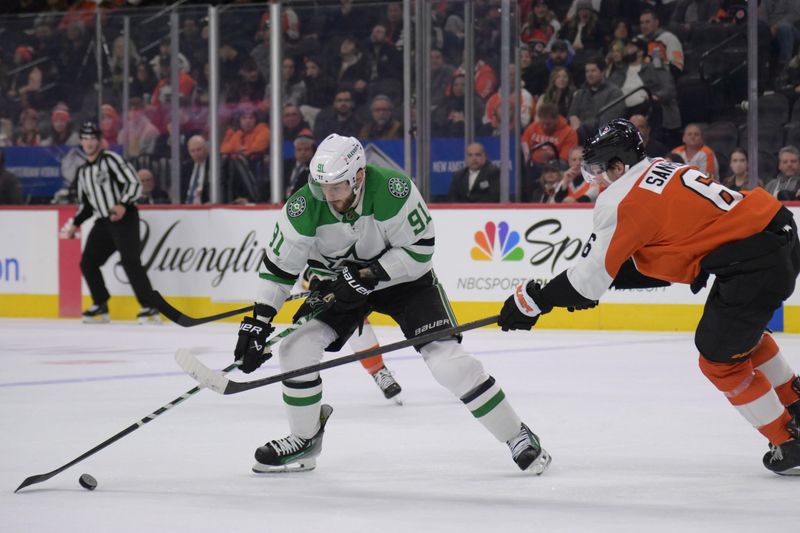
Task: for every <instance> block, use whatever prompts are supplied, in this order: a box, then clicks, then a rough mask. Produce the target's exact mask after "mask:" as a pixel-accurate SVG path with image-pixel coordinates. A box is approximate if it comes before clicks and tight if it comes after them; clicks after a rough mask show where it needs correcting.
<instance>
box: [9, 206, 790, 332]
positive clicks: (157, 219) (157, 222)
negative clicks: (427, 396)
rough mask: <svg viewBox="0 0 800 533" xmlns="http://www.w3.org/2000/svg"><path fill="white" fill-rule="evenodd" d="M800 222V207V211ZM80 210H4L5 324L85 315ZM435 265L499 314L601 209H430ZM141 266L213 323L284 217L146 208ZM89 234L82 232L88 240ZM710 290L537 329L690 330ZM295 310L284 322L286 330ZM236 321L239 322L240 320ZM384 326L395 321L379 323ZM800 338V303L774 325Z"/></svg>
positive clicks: (633, 295)
mask: <svg viewBox="0 0 800 533" xmlns="http://www.w3.org/2000/svg"><path fill="white" fill-rule="evenodd" d="M790 208H791V209H792V211H793V212H795V215H797V212H798V211H800V207H795V206H790ZM74 212H75V209H74V207H71V206H69V207H41V208H40V207H23V208H11V207H5V208H3V207H0V228H2V231H0V316H5V317H43V318H57V317H64V318H67V317H75V316H78V315H79V314H80V310H81V308H82V306H85V305H87V304H88V302H89V299H88V290H87V289H86V286H85V284H83V285H82V282H81V276H80V268H79V261H80V247H81V245H82V242H81V240H77V239H75V240H65V239H59V236H58V230H59V229H60V228H61V227H62V226H63V224H64V223H65V222H66V221H67V219H68V218H69V217H70V216H72V215H73V214H74ZM431 214H432V216H433V221H434V224H435V227H436V253H435V254H434V267H435V270H436V273H437V275H438V277H439V279H440V281H441V282H442V284H443V285H444V288H445V289H446V291H447V294H448V296H449V297H450V300H451V302H452V304H453V309H454V311H455V312H456V315H457V317H458V319H459V320H460V321H468V320H475V319H478V318H481V317H484V316H487V315H491V314H495V313H497V312H498V311H499V309H500V306H501V304H502V302H503V300H504V299H505V298H506V297H507V296H508V295H509V293H510V292H511V290H512V289H513V287H514V286H516V285H517V284H518V283H520V282H521V281H523V280H527V279H531V278H535V279H539V280H542V281H543V282H546V281H547V280H549V279H551V278H552V277H553V276H555V275H557V274H558V273H560V272H561V271H562V270H564V269H566V268H568V267H569V266H570V265H572V264H573V263H574V262H575V261H576V260H578V259H579V258H580V252H581V250H582V249H583V247H584V246H585V244H586V238H587V236H588V235H589V234H590V233H591V227H592V210H591V206H585V205H579V206H558V207H540V206H528V205H526V206H518V205H508V206H496V205H485V206H470V207H468V208H465V207H462V206H452V205H447V206H431ZM141 215H142V216H141V218H142V240H143V250H142V262H143V264H144V265H145V267H146V268H147V271H148V274H149V276H150V281H151V283H152V284H153V287H154V288H156V289H158V290H159V291H160V292H161V293H162V294H163V295H164V296H165V297H167V298H168V299H169V301H170V302H171V303H173V305H175V306H176V307H178V308H179V309H181V310H182V311H184V312H185V313H187V314H189V315H193V316H203V315H208V314H213V313H217V312H221V311H224V310H227V309H231V308H235V307H241V306H243V305H247V304H248V303H252V300H253V298H254V295H255V293H256V287H257V284H258V283H259V280H258V278H257V276H256V272H257V269H258V264H259V261H260V259H261V257H262V255H263V254H264V251H265V249H266V247H268V246H270V244H271V243H270V241H271V240H272V235H273V229H274V224H275V220H276V218H277V215H278V210H277V208H265V207H239V208H237V207H230V206H220V207H185V206H176V207H170V206H166V207H149V206H148V207H145V208H143V209H142V210H141ZM90 227H91V222H87V223H86V224H84V227H82V228H81V229H82V239H85V237H86V235H88V232H89V230H90ZM118 261H119V255H118V254H115V255H113V256H112V257H111V259H110V260H109V261H108V263H107V264H106V265H105V267H104V268H103V273H104V276H105V279H106V283H107V285H108V288H109V291H110V292H111V294H112V299H111V301H110V302H109V305H110V309H111V315H112V318H116V319H122V320H125V319H132V318H133V317H134V316H135V314H136V312H137V311H138V304H137V302H136V300H135V298H134V297H133V296H132V292H131V290H130V287H129V285H128V282H127V279H126V277H125V273H124V272H123V270H122V268H121V266H120V265H119V263H118ZM706 294H707V289H706V290H705V291H703V292H701V293H700V294H698V295H693V294H692V293H691V292H690V291H689V288H688V287H687V286H683V285H676V286H672V287H667V288H658V289H651V290H641V291H613V290H612V291H609V292H608V293H606V295H605V296H604V297H603V299H602V300H601V302H602V305H600V306H598V307H597V308H595V309H592V310H588V311H582V312H579V313H568V312H566V311H565V310H557V311H554V312H553V313H551V314H549V315H547V316H545V317H544V318H543V319H542V320H541V321H540V322H539V325H538V326H537V327H545V328H559V329H565V328H567V329H624V330H649V331H690V330H692V329H694V327H695V325H696V324H697V321H698V319H699V318H700V315H701V313H702V303H703V302H704V301H705V296H706ZM297 305H298V304H297V303H296V302H295V303H292V302H290V303H287V305H286V306H285V308H284V309H283V310H282V312H281V313H280V314H279V316H278V320H279V321H288V320H289V319H290V317H291V315H292V314H293V313H294V310H295V309H296V308H297ZM231 320H237V319H236V318H234V319H231ZM371 320H372V321H373V322H374V323H376V324H390V323H391V320H390V319H388V318H387V317H383V316H381V315H373V317H372V318H371ZM771 327H773V329H776V330H784V331H787V332H800V294H797V293H796V294H795V295H793V296H792V297H791V298H789V300H787V301H786V304H785V306H784V308H783V309H782V310H780V311H779V312H778V313H776V317H775V318H774V319H773V322H772V323H771Z"/></svg>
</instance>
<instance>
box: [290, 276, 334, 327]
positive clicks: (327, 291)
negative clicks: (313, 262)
mask: <svg viewBox="0 0 800 533" xmlns="http://www.w3.org/2000/svg"><path fill="white" fill-rule="evenodd" d="M331 285H333V280H319V279H318V278H314V280H313V281H312V282H311V284H310V285H309V288H310V289H311V294H309V295H308V296H307V297H306V299H305V301H304V302H303V305H301V306H300V308H299V309H298V310H297V312H296V313H295V314H294V316H293V317H292V322H297V321H298V320H300V319H301V318H303V317H304V316H306V315H309V314H311V313H313V312H314V311H316V310H317V309H327V308H329V307H331V306H332V305H333V302H334V300H333V298H331V297H330V296H331V294H332V293H333V291H332V290H331Z"/></svg>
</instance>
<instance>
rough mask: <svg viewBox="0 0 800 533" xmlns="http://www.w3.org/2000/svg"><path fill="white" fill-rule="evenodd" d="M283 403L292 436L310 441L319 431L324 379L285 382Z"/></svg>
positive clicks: (283, 384)
mask: <svg viewBox="0 0 800 533" xmlns="http://www.w3.org/2000/svg"><path fill="white" fill-rule="evenodd" d="M282 386H283V403H284V404H285V405H286V414H287V415H288V416H289V429H291V431H292V434H294V435H297V436H298V437H303V438H304V439H310V438H311V437H313V436H314V435H316V433H317V431H319V409H320V405H321V404H322V379H321V378H320V377H319V375H317V379H315V380H313V381H284V382H283V383H282Z"/></svg>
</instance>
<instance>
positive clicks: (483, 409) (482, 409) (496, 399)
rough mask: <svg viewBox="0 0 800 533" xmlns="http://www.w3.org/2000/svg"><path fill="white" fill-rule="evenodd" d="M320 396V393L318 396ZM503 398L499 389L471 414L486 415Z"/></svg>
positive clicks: (475, 415)
mask: <svg viewBox="0 0 800 533" xmlns="http://www.w3.org/2000/svg"><path fill="white" fill-rule="evenodd" d="M321 396H322V395H320V397H321ZM505 399H506V395H505V393H504V392H503V390H502V389H501V390H500V391H499V392H498V393H497V394H495V395H494V396H492V397H491V399H489V401H488V402H486V403H485V404H483V405H481V406H480V407H478V408H477V409H475V410H474V411H472V416H474V417H475V418H480V417H482V416H484V415H486V414H487V413H489V411H491V410H492V409H494V408H495V407H497V405H498V404H499V403H500V402H502V401H503V400H505Z"/></svg>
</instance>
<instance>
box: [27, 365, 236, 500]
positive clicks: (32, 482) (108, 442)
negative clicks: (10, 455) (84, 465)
mask: <svg viewBox="0 0 800 533" xmlns="http://www.w3.org/2000/svg"><path fill="white" fill-rule="evenodd" d="M237 366H238V365H236V364H231V365H229V366H227V367H225V368H224V369H223V370H222V372H230V371H231V370H233V369H234V368H237ZM202 389H203V386H202V385H198V386H196V387H194V388H193V389H190V390H188V391H186V392H184V393H183V394H181V395H180V396H178V397H177V398H175V399H174V400H172V401H171V402H169V403H167V404H165V405H162V406H161V407H159V408H158V409H156V410H155V411H153V412H152V413H150V414H149V415H147V416H145V417H144V418H142V419H141V420H139V421H137V422H134V423H133V424H131V425H130V426H128V427H126V428H125V429H123V430H122V431H120V432H119V433H117V434H116V435H114V436H113V437H110V438H108V439H106V440H104V441H103V442H101V443H100V444H98V445H97V446H95V447H94V448H92V449H91V450H89V451H88V452H86V453H84V454H82V455H80V456H79V457H76V458H75V459H73V460H72V461H70V462H68V463H67V464H65V465H63V466H60V467H58V468H56V469H55V470H52V471H50V472H47V473H46V474H37V475H35V476H30V477H28V478H25V481H23V482H22V483H21V484H20V486H19V487H17V489H16V490H15V491H14V492H19V491H20V490H21V489H24V488H25V487H29V486H31V485H35V484H36V483H41V482H42V481H47V480H48V479H50V478H51V477H53V476H55V475H57V474H60V473H61V472H63V471H64V470H66V469H67V468H69V467H71V466H73V465H75V464H78V463H80V462H81V461H83V460H84V459H86V458H87V457H91V456H92V455H94V454H96V453H97V452H99V451H100V450H102V449H103V448H106V447H108V446H110V445H111V444H114V443H115V442H117V441H118V440H119V439H121V438H122V437H124V436H126V435H129V434H130V433H133V432H134V431H136V430H137V429H139V428H140V427H142V426H143V425H145V424H147V423H148V422H150V421H152V420H154V419H155V418H156V417H158V416H160V415H162V414H164V413H165V412H167V411H168V410H170V409H172V408H173V407H175V406H176V405H178V404H179V403H182V402H183V401H184V400H187V399H188V398H189V397H191V396H194V395H195V394H197V393H198V392H200V391H201V390H202Z"/></svg>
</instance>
